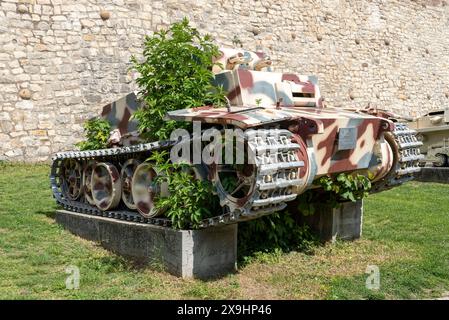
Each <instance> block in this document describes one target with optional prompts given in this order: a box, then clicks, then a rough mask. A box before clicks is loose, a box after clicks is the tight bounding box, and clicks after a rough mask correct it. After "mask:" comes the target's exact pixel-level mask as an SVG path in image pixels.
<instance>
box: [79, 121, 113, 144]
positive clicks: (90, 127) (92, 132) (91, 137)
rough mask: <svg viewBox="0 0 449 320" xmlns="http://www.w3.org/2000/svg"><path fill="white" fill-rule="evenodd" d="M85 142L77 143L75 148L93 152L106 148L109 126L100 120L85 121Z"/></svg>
mask: <svg viewBox="0 0 449 320" xmlns="http://www.w3.org/2000/svg"><path fill="white" fill-rule="evenodd" d="M83 127H84V132H85V135H86V140H85V141H81V142H78V143H77V144H76V146H77V147H78V148H79V149H80V150H95V149H105V148H107V141H108V138H109V133H110V131H111V124H110V123H109V122H108V121H107V120H105V119H101V118H92V119H89V120H87V121H86V122H85V123H84V125H83Z"/></svg>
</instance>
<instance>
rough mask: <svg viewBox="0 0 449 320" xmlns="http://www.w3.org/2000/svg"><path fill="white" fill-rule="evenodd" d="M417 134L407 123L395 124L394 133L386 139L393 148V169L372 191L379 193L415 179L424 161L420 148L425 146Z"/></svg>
mask: <svg viewBox="0 0 449 320" xmlns="http://www.w3.org/2000/svg"><path fill="white" fill-rule="evenodd" d="M416 134H417V132H416V131H415V130H412V129H410V128H409V127H408V126H407V124H406V123H399V122H396V123H395V128H394V131H393V132H391V133H387V134H386V136H385V138H386V140H387V141H388V142H389V143H390V145H391V146H392V148H393V157H394V161H393V168H392V170H391V171H390V173H389V174H388V175H387V176H386V177H384V178H383V179H381V180H380V181H378V182H376V183H374V184H373V188H372V191H373V192H379V191H383V190H388V189H391V188H392V187H395V186H397V185H400V184H402V183H404V182H407V181H410V180H413V179H414V176H413V174H414V173H417V172H419V171H420V170H421V167H420V166H419V161H420V160H422V159H424V155H422V154H421V152H420V150H419V147H420V146H421V145H422V144H423V143H422V142H421V141H419V140H418V138H417V136H416Z"/></svg>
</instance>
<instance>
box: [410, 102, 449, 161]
mask: <svg viewBox="0 0 449 320" xmlns="http://www.w3.org/2000/svg"><path fill="white" fill-rule="evenodd" d="M408 126H409V127H410V128H412V129H414V130H416V131H417V132H418V134H417V137H418V140H420V141H422V142H423V146H422V147H421V152H422V153H423V154H424V155H425V158H424V159H423V160H422V162H421V164H422V165H423V166H424V165H425V166H435V167H448V166H449V108H446V109H441V110H437V111H432V112H429V113H427V114H426V115H424V116H421V117H418V118H416V119H413V120H412V121H411V122H409V123H408Z"/></svg>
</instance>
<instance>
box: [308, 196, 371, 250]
mask: <svg viewBox="0 0 449 320" xmlns="http://www.w3.org/2000/svg"><path fill="white" fill-rule="evenodd" d="M301 221H302V222H303V223H306V224H307V225H308V226H309V227H310V228H311V230H312V231H313V232H315V233H316V234H317V235H318V237H319V238H320V240H321V241H323V242H326V241H332V242H334V241H335V240H337V239H342V240H355V239H358V238H360V237H361V236H362V223H363V200H359V201H356V202H345V203H343V205H342V207H341V208H338V209H330V210H327V211H322V212H317V213H315V214H314V215H312V216H302V217H301Z"/></svg>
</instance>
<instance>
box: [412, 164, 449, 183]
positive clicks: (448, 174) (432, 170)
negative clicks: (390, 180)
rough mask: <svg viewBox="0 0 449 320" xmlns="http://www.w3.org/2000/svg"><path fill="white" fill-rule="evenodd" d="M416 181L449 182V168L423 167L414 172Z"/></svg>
mask: <svg viewBox="0 0 449 320" xmlns="http://www.w3.org/2000/svg"><path fill="white" fill-rule="evenodd" d="M415 180H416V181H422V182H437V183H449V168H437V167H424V168H421V171H420V172H418V173H416V174H415Z"/></svg>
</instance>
